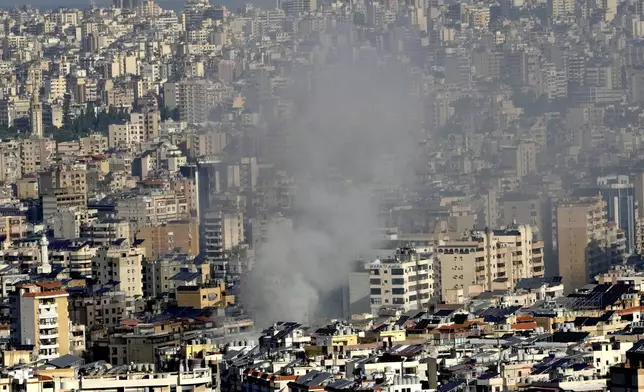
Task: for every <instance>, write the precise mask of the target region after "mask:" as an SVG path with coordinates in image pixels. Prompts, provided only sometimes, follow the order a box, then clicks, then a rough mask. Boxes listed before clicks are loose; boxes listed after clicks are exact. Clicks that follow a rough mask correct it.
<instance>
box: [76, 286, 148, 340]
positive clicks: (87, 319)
mask: <svg viewBox="0 0 644 392" xmlns="http://www.w3.org/2000/svg"><path fill="white" fill-rule="evenodd" d="M143 307H144V302H143V301H142V300H138V299H135V298H132V297H128V296H127V295H126V294H125V292H123V291H109V292H106V293H103V294H97V293H94V292H86V293H83V294H82V295H79V296H74V295H73V296H72V297H71V298H70V301H69V315H70V317H71V319H72V321H73V322H74V323H76V324H81V325H85V326H87V327H88V328H89V329H90V330H91V329H93V328H115V327H118V326H120V325H121V321H122V320H123V319H127V318H130V317H132V316H133V315H134V314H135V313H136V312H137V311H141V310H143Z"/></svg>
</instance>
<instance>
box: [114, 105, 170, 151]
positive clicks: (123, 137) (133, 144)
mask: <svg viewBox="0 0 644 392" xmlns="http://www.w3.org/2000/svg"><path fill="white" fill-rule="evenodd" d="M160 122H161V117H160V114H159V112H158V111H156V110H149V109H146V110H143V111H142V112H132V113H130V119H129V120H128V121H121V122H119V123H115V124H110V126H109V127H108V146H109V147H120V148H131V149H135V150H138V149H140V148H141V146H140V145H141V143H144V142H146V141H148V140H153V139H154V138H156V137H158V136H159V124H160Z"/></svg>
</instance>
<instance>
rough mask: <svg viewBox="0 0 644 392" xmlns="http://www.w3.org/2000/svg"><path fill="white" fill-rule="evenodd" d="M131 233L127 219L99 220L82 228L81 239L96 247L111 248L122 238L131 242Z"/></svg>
mask: <svg viewBox="0 0 644 392" xmlns="http://www.w3.org/2000/svg"><path fill="white" fill-rule="evenodd" d="M130 233H131V232H130V222H129V221H127V220H125V219H116V218H104V219H97V220H94V221H92V222H90V223H87V224H83V225H81V226H80V238H83V239H86V240H88V241H90V243H91V244H92V245H94V246H109V244H111V243H112V242H114V241H116V240H118V239H121V238H124V239H126V240H127V241H130V240H131V239H132V236H131V234H130ZM146 254H147V253H146Z"/></svg>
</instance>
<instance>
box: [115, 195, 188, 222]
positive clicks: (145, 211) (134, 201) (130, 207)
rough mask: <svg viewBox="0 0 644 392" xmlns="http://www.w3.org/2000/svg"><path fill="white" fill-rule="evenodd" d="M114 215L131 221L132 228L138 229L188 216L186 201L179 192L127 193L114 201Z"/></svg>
mask: <svg viewBox="0 0 644 392" xmlns="http://www.w3.org/2000/svg"><path fill="white" fill-rule="evenodd" d="M116 217H117V218H119V219H124V220H127V221H130V222H132V223H133V225H134V226H133V229H135V230H138V229H139V228H142V227H145V226H149V225H160V224H163V223H168V222H171V221H177V220H181V219H185V218H188V217H189V211H188V201H187V198H186V196H185V195H184V194H182V193H179V192H161V191H153V192H149V193H148V194H131V193H128V194H124V195H122V196H121V197H120V198H119V199H118V200H117V201H116Z"/></svg>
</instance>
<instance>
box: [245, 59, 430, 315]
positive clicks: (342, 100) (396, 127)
mask: <svg viewBox="0 0 644 392" xmlns="http://www.w3.org/2000/svg"><path fill="white" fill-rule="evenodd" d="M404 74H405V71H404V70H401V69H400V68H396V67H394V68H393V69H392V68H387V67H381V68H379V67H375V66H373V65H372V66H371V68H370V67H369V66H365V64H362V63H358V64H354V63H350V62H343V63H342V64H336V65H334V66H331V67H329V68H328V69H325V70H324V71H322V72H321V74H319V77H317V78H316V79H315V80H314V82H313V87H312V89H311V91H309V92H307V94H306V96H305V97H302V98H301V99H299V98H298V99H297V100H296V101H297V102H298V103H299V102H302V103H303V104H302V106H301V107H298V109H297V112H296V119H295V120H294V121H293V123H291V124H288V125H286V126H285V129H284V130H283V135H282V136H283V138H284V139H283V142H284V143H285V145H286V146H285V150H286V153H285V156H284V157H281V158H282V159H284V160H285V161H286V166H287V167H286V171H287V172H288V173H289V175H292V176H293V177H294V181H295V184H296V188H295V192H294V203H295V206H294V209H295V211H296V212H297V213H296V217H295V219H294V222H293V225H289V224H288V222H287V221H284V220H279V221H273V222H270V223H269V225H268V230H267V242H266V243H264V244H262V245H261V246H260V247H259V248H258V249H257V261H256V263H255V264H254V266H253V269H252V271H251V272H250V273H249V274H248V275H247V276H246V277H245V278H244V279H243V281H242V285H241V286H242V287H241V293H240V296H241V298H240V299H241V302H242V304H243V306H244V307H245V308H246V309H247V310H248V311H249V312H250V313H251V314H252V316H253V317H254V318H255V321H256V324H257V325H258V326H260V327H261V326H266V325H270V324H272V322H274V321H279V320H294V321H301V322H309V321H310V320H312V319H316V318H320V317H324V316H327V315H335V316H337V315H341V312H342V305H343V304H342V301H339V300H338V299H336V298H338V296H337V294H335V293H338V292H339V291H341V290H342V289H343V288H345V287H346V285H347V282H348V275H349V272H350V268H351V262H352V261H354V260H356V258H357V257H358V255H360V254H364V253H365V252H367V251H368V250H370V249H371V246H372V244H373V241H374V239H375V237H374V232H375V231H376V230H377V229H378V211H379V203H378V198H377V196H376V195H377V194H378V193H379V192H381V191H382V190H390V189H393V188H396V187H398V186H400V185H402V182H403V180H405V178H406V177H407V176H409V175H410V170H409V164H410V161H411V160H413V157H414V154H415V152H416V143H415V139H416V137H414V135H415V133H417V132H418V131H419V130H420V129H421V124H420V122H419V121H418V120H417V119H418V118H419V116H418V112H417V111H416V109H417V108H418V107H419V102H418V100H417V99H415V97H412V96H410V95H409V94H408V93H407V91H409V85H408V82H407V80H405V78H403V77H401V76H400V75H404ZM296 83H297V82H296ZM412 174H413V172H412Z"/></svg>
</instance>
